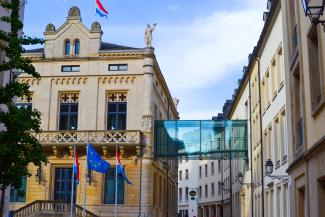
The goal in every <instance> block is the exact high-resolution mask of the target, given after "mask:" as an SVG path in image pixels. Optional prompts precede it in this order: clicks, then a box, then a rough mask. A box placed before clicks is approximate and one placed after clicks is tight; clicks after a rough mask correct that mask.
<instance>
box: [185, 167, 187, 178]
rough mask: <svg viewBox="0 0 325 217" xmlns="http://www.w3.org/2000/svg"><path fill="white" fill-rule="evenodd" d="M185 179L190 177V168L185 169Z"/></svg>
mask: <svg viewBox="0 0 325 217" xmlns="http://www.w3.org/2000/svg"><path fill="white" fill-rule="evenodd" d="M185 179H188V169H186V170H185Z"/></svg>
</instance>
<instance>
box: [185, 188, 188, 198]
mask: <svg viewBox="0 0 325 217" xmlns="http://www.w3.org/2000/svg"><path fill="white" fill-rule="evenodd" d="M185 201H186V202H187V201H188V187H186V188H185Z"/></svg>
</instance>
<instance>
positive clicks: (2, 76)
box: [0, 0, 26, 216]
mask: <svg viewBox="0 0 325 217" xmlns="http://www.w3.org/2000/svg"><path fill="white" fill-rule="evenodd" d="M20 2H21V4H20V14H19V16H20V20H21V21H22V22H23V21H24V12H25V3H26V1H23V0H21V1H20ZM9 15H10V10H8V9H6V8H3V7H1V6H0V17H3V16H9ZM0 29H1V30H3V31H6V32H8V31H10V25H9V24H8V23H5V22H2V21H0ZM21 32H22V31H21ZM21 32H20V33H21ZM5 59H6V55H5V52H4V51H3V50H2V49H1V48H0V63H3V62H4V61H5ZM9 80H10V73H9V71H6V72H3V71H2V72H0V86H5V85H6V84H8V82H9ZM2 129H3V127H2V126H0V130H2ZM9 193H10V192H9V188H8V189H7V190H6V195H5V205H4V216H7V215H8V211H9V197H10V195H9ZM0 196H1V193H0Z"/></svg>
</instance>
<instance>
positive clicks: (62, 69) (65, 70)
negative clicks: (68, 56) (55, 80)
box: [61, 66, 71, 72]
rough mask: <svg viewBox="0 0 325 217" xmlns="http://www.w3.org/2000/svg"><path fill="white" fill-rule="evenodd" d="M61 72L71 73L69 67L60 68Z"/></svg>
mask: <svg viewBox="0 0 325 217" xmlns="http://www.w3.org/2000/svg"><path fill="white" fill-rule="evenodd" d="M61 71H62V72H71V66H62V68H61Z"/></svg>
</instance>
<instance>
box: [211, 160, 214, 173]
mask: <svg viewBox="0 0 325 217" xmlns="http://www.w3.org/2000/svg"><path fill="white" fill-rule="evenodd" d="M211 175H212V176H213V175H214V162H211Z"/></svg>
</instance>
